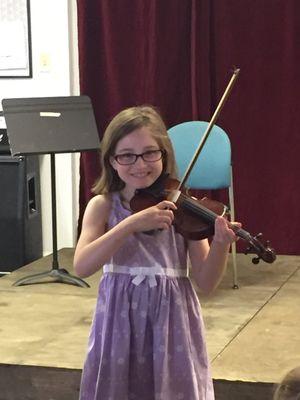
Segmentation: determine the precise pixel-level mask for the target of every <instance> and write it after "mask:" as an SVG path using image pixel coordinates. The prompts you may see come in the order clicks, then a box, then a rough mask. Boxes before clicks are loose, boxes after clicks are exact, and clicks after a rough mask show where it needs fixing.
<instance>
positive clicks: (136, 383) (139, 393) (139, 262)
mask: <svg viewBox="0 0 300 400" xmlns="http://www.w3.org/2000/svg"><path fill="white" fill-rule="evenodd" d="M128 215H130V211H128V210H127V209H125V208H124V207H123V206H122V203H121V201H120V197H119V195H118V194H116V193H114V194H113V195H112V211H111V214H110V218H109V228H111V227H113V226H114V225H116V224H118V223H119V222H120V221H121V220H122V219H124V218H126V217H127V216H128ZM186 264H187V261H186V246H185V242H184V239H183V238H182V236H180V235H178V234H176V233H175V232H174V230H173V228H172V229H170V230H169V231H162V232H159V233H157V234H156V235H153V236H150V235H146V234H144V233H138V234H134V235H132V236H130V237H128V239H127V241H126V244H125V245H123V246H122V248H121V249H120V250H119V251H117V252H116V253H115V254H114V256H113V257H112V259H111V260H110V262H109V263H108V264H107V265H105V266H104V274H103V277H102V279H101V282H100V286H99V295H98V300H97V304H96V310H95V314H94V318H93V323H92V327H91V333H90V338H89V344H88V352H87V358H86V361H85V365H84V369H83V374H82V382H81V391H80V399H81V400H179V399H180V400H213V399H214V392H213V386H212V380H211V376H210V371H209V362H208V357H207V352H206V347H205V342H204V328H203V322H202V317H201V310H200V305H199V301H198V299H197V297H196V294H195V291H194V289H193V288H192V285H191V282H190V280H189V278H188V277H186V270H187V265H186Z"/></svg>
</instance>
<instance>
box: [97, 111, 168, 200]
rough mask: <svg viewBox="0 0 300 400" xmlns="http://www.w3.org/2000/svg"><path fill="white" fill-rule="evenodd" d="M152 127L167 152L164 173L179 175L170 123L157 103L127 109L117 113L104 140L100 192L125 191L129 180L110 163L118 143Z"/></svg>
mask: <svg viewBox="0 0 300 400" xmlns="http://www.w3.org/2000/svg"><path fill="white" fill-rule="evenodd" d="M144 126H146V127H148V128H149V129H150V130H151V132H152V134H153V137H154V139H155V140H156V141H157V143H158V145H159V147H160V148H161V149H164V150H165V151H166V154H165V155H164V157H163V173H169V174H170V176H171V177H176V164H175V158H174V151H173V147H172V144H171V141H170V139H169V136H168V132H167V128H166V125H165V124H164V122H163V120H162V118H161V116H160V115H159V113H158V112H157V111H156V109H155V108H154V107H153V106H148V105H144V106H137V107H131V108H127V109H125V110H123V111H121V112H120V113H119V114H117V115H116V116H115V117H114V118H113V119H112V121H111V122H110V123H109V125H108V126H107V128H106V130H105V132H104V136H103V139H102V142H101V164H102V175H101V176H100V178H99V179H98V180H97V182H96V183H95V185H94V187H93V189H92V190H93V192H94V193H96V194H100V193H110V192H114V191H119V190H122V189H123V188H124V186H125V183H124V182H123V181H122V180H121V179H120V178H119V176H118V174H117V172H116V171H115V170H114V168H113V167H112V166H111V164H110V157H111V156H113V155H114V153H115V149H116V145H117V143H118V142H119V140H120V139H122V138H123V137H125V136H126V135H128V134H130V133H131V132H133V131H134V130H136V129H139V128H142V127H144Z"/></svg>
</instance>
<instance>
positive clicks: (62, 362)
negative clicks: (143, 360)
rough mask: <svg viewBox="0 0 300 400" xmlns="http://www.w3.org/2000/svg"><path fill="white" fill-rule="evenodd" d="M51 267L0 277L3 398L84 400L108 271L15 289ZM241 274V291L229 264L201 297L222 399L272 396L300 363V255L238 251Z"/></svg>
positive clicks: (66, 254)
mask: <svg viewBox="0 0 300 400" xmlns="http://www.w3.org/2000/svg"><path fill="white" fill-rule="evenodd" d="M72 258H73V249H62V250H60V251H59V264H60V268H65V269H67V270H68V271H70V273H73V271H72ZM51 265H52V256H47V257H45V258H43V259H40V260H37V261H35V262H33V263H31V264H29V265H27V266H25V267H23V268H20V269H18V270H16V271H14V272H13V273H11V274H10V275H7V276H4V277H2V278H0V330H1V335H0V387H1V389H0V400H76V399H78V392H79V384H80V375H81V368H82V365H83V361H84V357H85V351H86V344H87V338H88V334H89V328H90V324H91V319H92V313H93V309H94V306H95V301H96V295H97V288H98V282H99V279H100V276H101V275H100V273H98V274H96V275H94V276H93V277H90V278H88V279H86V282H87V283H89V285H90V288H81V287H77V286H74V285H68V284H62V283H53V282H43V283H39V284H32V285H26V286H18V287H15V286H12V284H13V283H14V282H16V281H17V280H18V279H20V278H22V277H25V276H29V275H32V274H35V273H40V272H44V271H48V270H51ZM238 274H239V286H240V287H239V289H238V290H233V289H232V288H231V285H232V271H231V264H230V262H229V268H228V271H227V274H226V276H225V277H224V279H223V281H222V283H221V285H220V287H219V288H218V289H217V290H216V292H215V293H214V294H213V295H211V296H210V297H203V296H202V295H200V294H199V298H200V301H201V304H202V309H203V315H204V320H205V324H206V337H207V344H208V351H209V355H210V359H211V363H212V374H213V378H214V385H215V391H216V400H225V399H227V400H237V399H239V400H244V399H245V400H250V399H251V400H252V399H253V400H266V399H270V400H271V398H272V390H273V386H274V383H276V382H278V381H279V380H280V378H281V377H282V375H283V374H284V373H285V372H287V371H288V370H289V369H291V368H293V367H295V366H296V365H300V317H299V310H300V296H299V288H300V256H278V259H277V260H276V262H275V263H274V264H271V265H267V264H265V263H261V264H259V265H256V266H255V265H253V264H252V263H251V256H244V255H242V254H238ZM120 400H123V399H120ZM141 400H142V399H141ZM186 400H189V399H186Z"/></svg>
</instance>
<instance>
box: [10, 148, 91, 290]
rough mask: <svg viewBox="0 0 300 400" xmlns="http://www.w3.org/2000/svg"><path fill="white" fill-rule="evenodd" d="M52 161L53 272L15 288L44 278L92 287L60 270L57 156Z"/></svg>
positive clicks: (33, 278) (36, 277)
mask: <svg viewBox="0 0 300 400" xmlns="http://www.w3.org/2000/svg"><path fill="white" fill-rule="evenodd" d="M50 157H51V158H50V159H51V199H52V242H53V255H52V270H50V271H46V272H42V273H40V274H34V275H30V276H27V277H24V278H21V279H19V280H18V281H16V282H15V283H14V284H13V286H22V285H30V284H36V283H43V282H45V279H44V278H49V277H50V278H51V279H52V280H53V282H61V283H68V284H71V285H76V286H81V287H90V286H89V285H88V284H87V283H86V282H85V281H84V280H82V279H80V278H78V277H76V276H73V275H71V274H70V273H69V272H68V271H67V270H66V269H64V268H59V265H58V255H57V223H56V221H57V218H56V182H55V154H54V153H51V154H50Z"/></svg>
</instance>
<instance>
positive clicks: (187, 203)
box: [130, 68, 276, 264]
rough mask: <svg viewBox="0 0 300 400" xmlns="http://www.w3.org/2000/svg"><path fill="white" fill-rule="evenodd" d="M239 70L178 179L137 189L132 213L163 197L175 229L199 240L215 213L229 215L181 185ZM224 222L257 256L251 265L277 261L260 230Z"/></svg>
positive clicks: (207, 233)
mask: <svg viewBox="0 0 300 400" xmlns="http://www.w3.org/2000/svg"><path fill="white" fill-rule="evenodd" d="M239 72H240V70H239V69H237V68H235V70H234V71H233V75H232V77H231V80H230V82H229V84H228V85H227V88H226V90H225V92H224V94H223V96H222V98H221V100H220V102H219V104H218V106H217V108H216V110H215V112H214V114H213V116H212V118H211V120H210V122H209V124H208V127H207V129H206V131H205V133H204V135H203V137H202V140H201V142H200V143H199V146H198V148H197V149H196V151H195V154H194V156H193V158H192V160H191V161H190V164H189V166H188V168H187V170H186V171H185V173H184V175H183V178H182V179H181V181H180V182H178V181H177V180H176V179H171V178H169V176H168V175H167V174H162V175H161V176H160V177H159V178H158V179H157V180H156V182H154V184H152V185H151V186H150V187H149V188H146V189H140V190H137V192H136V194H135V196H134V197H133V198H132V199H131V201H130V207H131V209H132V211H133V212H138V211H141V210H144V209H145V208H148V207H151V206H154V205H156V204H157V203H159V202H161V201H163V200H170V201H173V202H174V203H175V204H176V205H177V210H175V211H174V221H173V224H174V225H175V229H176V231H177V232H178V233H180V234H182V235H183V237H185V238H187V239H190V240H201V239H205V238H207V237H209V236H212V235H213V234H214V222H215V220H216V218H217V217H218V216H226V215H228V208H227V207H226V206H225V205H224V204H222V203H220V202H218V201H215V200H210V199H207V198H203V199H201V200H199V199H197V198H195V197H192V196H190V195H189V194H188V191H187V190H186V189H185V186H184V185H185V183H186V182H187V179H188V176H189V174H190V172H191V170H192V168H193V166H194V165H195V163H196V161H197V158H198V156H199V154H200V152H201V151H202V149H203V147H204V145H205V142H206V140H207V138H208V135H209V133H210V131H211V129H212V127H213V126H214V123H215V121H216V120H217V118H218V115H219V114H220V112H221V110H222V108H223V106H224V103H225V101H226V99H227V97H228V96H229V93H230V92H231V90H232V87H233V85H234V83H235V81H236V79H237V77H238V75H239ZM227 224H228V227H229V228H230V229H232V230H233V231H234V233H235V234H236V236H238V237H240V238H241V239H243V240H245V241H246V242H247V243H248V248H247V249H246V252H245V254H247V253H249V252H250V251H251V252H254V253H255V254H256V255H257V257H254V258H253V259H252V262H253V263H254V264H258V263H259V260H261V259H262V260H263V261H265V262H267V263H273V262H274V261H275V260H276V254H275V251H274V249H272V248H271V247H270V246H269V242H266V244H265V245H264V244H263V243H262V242H261V240H260V238H261V236H262V234H261V233H259V234H258V235H256V236H252V235H251V234H250V233H249V232H247V231H246V230H244V229H242V228H239V227H238V226H236V225H234V224H232V223H230V222H229V221H227ZM151 233H152V231H151Z"/></svg>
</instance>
